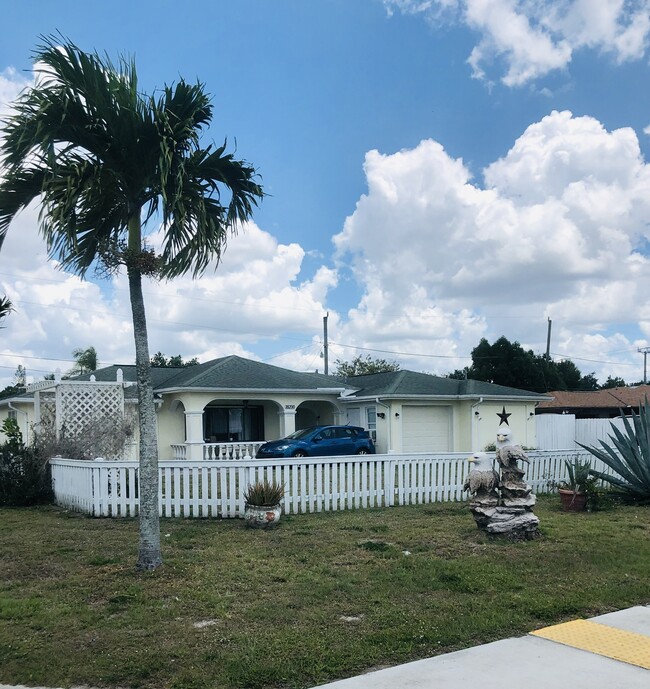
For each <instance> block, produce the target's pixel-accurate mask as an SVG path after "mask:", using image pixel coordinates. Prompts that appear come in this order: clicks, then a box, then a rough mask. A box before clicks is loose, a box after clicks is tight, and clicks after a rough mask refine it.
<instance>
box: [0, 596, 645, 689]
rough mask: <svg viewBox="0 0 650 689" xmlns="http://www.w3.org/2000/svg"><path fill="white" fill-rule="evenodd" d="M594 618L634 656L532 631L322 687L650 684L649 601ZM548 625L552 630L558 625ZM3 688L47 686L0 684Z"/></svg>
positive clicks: (618, 647) (633, 687)
mask: <svg viewBox="0 0 650 689" xmlns="http://www.w3.org/2000/svg"><path fill="white" fill-rule="evenodd" d="M590 622H594V623H596V624H598V625H607V627H614V628H615V629H620V630H624V631H626V632H633V634H629V635H624V636H623V639H620V638H614V637H617V634H615V633H614V632H612V633H611V637H612V644H611V645H610V647H609V648H606V649H605V651H606V652H610V653H613V654H614V655H619V656H621V655H622V656H626V657H629V658H630V659H631V662H622V661H620V660H615V659H613V658H611V657H605V656H603V655H599V654H596V653H594V652H591V651H586V650H581V649H579V648H575V647H573V646H571V645H566V644H565V643H558V642H556V641H550V640H548V639H545V638H541V637H539V636H532V635H528V636H523V637H520V638H518V639H505V640H504V641H495V642H494V643H491V644H485V645H484V646H476V647H474V648H467V649H465V650H464V651H456V652H455V653H448V654H446V655H440V656H435V657H434V658H427V659H426V660H418V661H416V662H414V663H407V664H406V665H398V666H396V667H392V668H388V669H387V670H378V671H377V672H369V673H368V674H365V675H360V676H358V677H350V678H348V679H342V680H340V681H337V682H330V683H329V684H322V685H320V686H319V687H318V689H467V688H468V687H480V689H504V688H507V689H510V688H511V687H522V688H523V689H564V688H565V687H570V688H571V689H649V688H650V669H646V667H650V606H637V607H634V608H629V609H627V610H620V611H619V612H612V613H608V614H607V615H599V616H598V617H592V618H591V620H590ZM558 626H562V625H558ZM587 626H588V625H587ZM548 629H549V630H551V631H550V633H551V634H552V633H553V630H554V629H555V628H554V627H550V628H548ZM598 630H599V632H601V634H600V636H601V637H602V635H603V634H602V632H603V631H604V632H606V631H607V630H606V627H605V628H601V627H598ZM639 635H640V636H639ZM565 636H566V635H565ZM569 636H571V635H569ZM578 636H580V633H578ZM605 636H607V634H606V633H605ZM569 643H573V641H572V640H571V639H569ZM578 643H579V645H580V644H582V645H586V646H589V639H587V640H586V641H585V639H584V634H583V638H582V639H581V640H579V641H578ZM604 645H605V646H606V647H607V646H608V644H604ZM600 649H601V651H602V650H603V644H602V638H601V643H600ZM633 663H639V664H633ZM642 665H645V666H646V667H642ZM0 689H45V688H44V687H23V686H9V685H7V684H0ZM72 689H74V688H72ZM77 689H82V688H77ZM83 689H89V688H88V687H84V688H83ZM314 689H316V688H314Z"/></svg>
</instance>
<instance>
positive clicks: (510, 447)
mask: <svg viewBox="0 0 650 689" xmlns="http://www.w3.org/2000/svg"><path fill="white" fill-rule="evenodd" d="M496 446H497V461H498V462H499V466H500V467H501V477H502V479H503V480H507V479H510V478H513V479H515V480H521V478H522V477H523V475H524V473H525V472H524V471H523V470H522V469H521V468H520V467H519V465H518V464H517V462H519V461H521V462H526V463H527V464H530V460H529V459H528V456H527V455H526V453H525V452H524V451H523V450H522V448H521V445H515V444H514V437H513V435H512V430H511V429H510V428H499V430H498V431H497V443H496ZM506 477H507V479H506Z"/></svg>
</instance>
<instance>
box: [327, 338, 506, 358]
mask: <svg viewBox="0 0 650 689" xmlns="http://www.w3.org/2000/svg"><path fill="white" fill-rule="evenodd" d="M330 344H333V345H336V346H337V347H346V348H347V349H360V350H362V351H364V352H380V353H381V354H393V355H394V356H415V357H425V358H427V359H471V358H472V357H471V356H465V355H463V354H456V355H452V354H419V353H417V354H416V353H414V352H394V351H392V350H389V349H375V348H374V347H357V346H356V345H346V344H341V343H340V342H332V341H331V340H330ZM490 358H495V357H490Z"/></svg>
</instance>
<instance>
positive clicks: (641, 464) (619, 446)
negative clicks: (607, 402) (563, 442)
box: [579, 397, 650, 501]
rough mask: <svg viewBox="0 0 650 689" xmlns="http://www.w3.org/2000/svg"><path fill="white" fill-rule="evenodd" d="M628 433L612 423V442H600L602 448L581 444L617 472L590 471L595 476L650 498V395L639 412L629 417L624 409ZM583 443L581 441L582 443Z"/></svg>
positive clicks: (624, 489) (639, 497)
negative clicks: (612, 473) (610, 473)
mask: <svg viewBox="0 0 650 689" xmlns="http://www.w3.org/2000/svg"><path fill="white" fill-rule="evenodd" d="M621 416H622V418H623V424H624V427H625V432H623V431H621V430H620V429H619V428H617V427H616V426H614V424H612V433H613V435H610V436H609V437H610V440H611V441H612V444H611V445H610V444H609V443H606V442H605V441H604V440H601V441H600V444H601V446H602V447H600V448H596V447H588V446H586V445H581V447H584V448H585V450H588V451H589V452H591V454H592V455H594V457H597V458H598V459H600V460H601V461H602V462H604V463H605V464H606V465H607V466H608V467H609V468H610V469H612V470H613V471H614V472H615V473H616V474H617V475H616V476H610V475H609V474H605V473H603V472H602V471H596V470H594V469H592V470H591V472H590V473H591V474H592V476H596V477H597V478H599V479H602V480H603V481H606V482H607V483H610V484H611V485H612V486H614V487H615V488H619V489H620V490H622V491H623V492H624V493H627V494H628V495H629V496H630V497H633V498H635V499H637V500H643V501H646V500H650V404H648V398H647V397H646V399H645V402H644V403H643V404H641V405H639V413H638V414H635V413H634V411H633V412H632V421H630V417H629V416H625V415H624V414H623V413H622V412H621ZM579 444H580V443H579Z"/></svg>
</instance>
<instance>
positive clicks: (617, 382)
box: [600, 376, 627, 390]
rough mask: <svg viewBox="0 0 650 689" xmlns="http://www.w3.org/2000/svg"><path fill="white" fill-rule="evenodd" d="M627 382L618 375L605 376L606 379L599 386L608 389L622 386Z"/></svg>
mask: <svg viewBox="0 0 650 689" xmlns="http://www.w3.org/2000/svg"><path fill="white" fill-rule="evenodd" d="M626 386H627V383H626V382H625V381H624V380H623V379H622V378H620V377H619V376H614V378H612V376H607V380H606V381H605V382H604V383H603V384H602V385H601V386H600V387H601V389H602V390H609V389H610V388H624V387H626Z"/></svg>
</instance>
